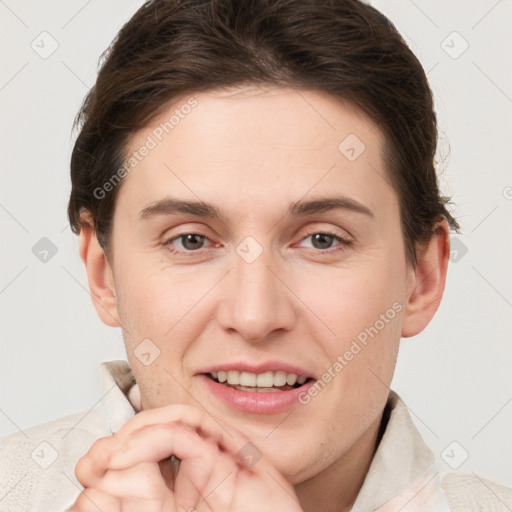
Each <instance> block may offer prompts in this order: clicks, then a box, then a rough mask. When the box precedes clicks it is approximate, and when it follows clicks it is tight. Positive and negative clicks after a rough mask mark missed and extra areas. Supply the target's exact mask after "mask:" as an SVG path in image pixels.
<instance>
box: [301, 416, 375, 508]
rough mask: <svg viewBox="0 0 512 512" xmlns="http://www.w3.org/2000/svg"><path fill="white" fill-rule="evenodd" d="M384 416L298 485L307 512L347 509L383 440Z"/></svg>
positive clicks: (359, 488)
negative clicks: (381, 433)
mask: <svg viewBox="0 0 512 512" xmlns="http://www.w3.org/2000/svg"><path fill="white" fill-rule="evenodd" d="M380 423H381V416H379V417H378V418H377V419H376V420H375V422H374V423H372V424H371V425H370V427H369V428H368V429H367V430H366V431H365V432H364V433H363V434H362V436H361V437H360V438H359V439H358V440H357V441H356V443H355V444H354V445H352V446H351V448H350V449H349V451H347V452H346V453H344V454H343V455H342V456H341V457H340V458H339V459H337V460H336V461H334V462H333V463H332V464H331V465H330V466H327V467H326V468H325V469H323V470H322V471H321V472H320V473H318V474H316V475H315V476H314V477H312V478H310V479H309V480H306V481H304V482H301V483H300V484H297V485H296V486H295V492H296V493H297V496H298V498H299V501H300V504H301V506H302V509H303V510H304V512H317V511H318V510H322V512H348V511H349V510H350V509H351V507H352V506H353V504H354V502H355V500H356V498H357V495H358V494H359V491H360V490H361V487H362V485H363V482H364V479H365V477H366V474H367V473H368V470H369V468H370V465H371V462H372V459H373V455H374V453H375V450H376V449H377V445H378V442H379V440H380V435H379V430H380Z"/></svg>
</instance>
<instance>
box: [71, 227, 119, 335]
mask: <svg viewBox="0 0 512 512" xmlns="http://www.w3.org/2000/svg"><path fill="white" fill-rule="evenodd" d="M80 257H81V258H82V261H83V262H84V265H85V269H86V271H87V279H88V281H89V289H90V292H91V298H92V302H93V304H94V307H95V309H96V312H97V313H98V315H99V317H100V319H101V320H102V322H103V323H105V324H106V325H109V326H111V327H120V325H121V322H120V320H119V313H118V309H117V298H116V290H115V286H114V278H113V274H112V269H111V268H110V265H109V263H108V261H107V258H106V256H105V253H104V251H103V249H102V248H101V246H100V244H99V242H98V239H97V237H96V232H95V230H94V228H93V227H92V224H90V225H88V226H86V227H82V229H81V230H80Z"/></svg>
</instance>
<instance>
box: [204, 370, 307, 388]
mask: <svg viewBox="0 0 512 512" xmlns="http://www.w3.org/2000/svg"><path fill="white" fill-rule="evenodd" d="M211 375H212V376H213V378H214V379H217V380H218V381H219V382H227V383H228V384H231V385H232V386H252V387H258V388H271V387H272V386H285V385H286V384H288V385H289V386H293V385H294V384H295V383H298V384H301V385H302V384H304V382H306V380H307V377H299V376H298V375H296V374H295V373H286V372H283V371H278V372H265V373H257V374H256V373H251V372H239V371H237V370H229V371H220V372H212V373H211Z"/></svg>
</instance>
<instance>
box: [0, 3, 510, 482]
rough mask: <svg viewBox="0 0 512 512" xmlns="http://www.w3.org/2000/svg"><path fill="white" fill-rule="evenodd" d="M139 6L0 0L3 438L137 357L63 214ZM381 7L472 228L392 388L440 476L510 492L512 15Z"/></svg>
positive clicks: (495, 7)
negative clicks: (87, 110)
mask: <svg viewBox="0 0 512 512" xmlns="http://www.w3.org/2000/svg"><path fill="white" fill-rule="evenodd" d="M141 4H142V2H141V1H140V0H139V1H135V0H108V1H102V2H100V1H99V0H89V1H84V0H80V1H79V0H73V1H69V0H68V1H64V0H51V1H50V0H48V1H44V2H32V1H29V0H6V1H2V0H0V19H1V30H2V34H3V45H2V47H1V54H2V67H1V71H0V73H1V75H0V106H1V132H0V144H1V149H2V154H1V164H2V165H1V173H2V187H1V189H0V225H1V246H2V257H1V265H0V301H1V302H0V305H1V306H0V307H1V352H0V370H1V377H0V386H1V387H0V390H1V397H0V399H1V402H0V435H5V434H8V433H10V432H15V431H16V430H17V429H24V428H27V427H29V426H33V425H36V424H39V423H43V422H46V421H49V420H52V419H55V418H58V417H60V416H64V415H68V414H71V413H74V412H78V411H81V410H87V409H90V408H91V407H94V406H96V405H97V404H98V401H99V400H100V398H101V394H100V389H99V385H98V382H97V381H98V373H97V367H98V364H99V363H100V362H101V361H104V360H112V359H125V354H124V346H123V343H122V337H121V333H120V330H118V329H112V328H110V327H107V326H104V325H103V324H102V323H101V322H100V320H99V319H98V317H97V315H96V312H95V310H94V308H93V305H92V302H91V299H90V297H89V293H88V285H87V278H86V273H85V270H84V268H83V266H82V262H81V261H80V259H79V255H78V238H77V237H76V236H75V235H73V234H72V233H71V231H70V229H69V225H68V222H67V218H66V206H67V201H68V196H69V191H70V183H69V178H68V172H69V171H68V169H69V156H70V152H71V148H72V143H73V138H72V137H71V132H70V130H71V125H72V122H73V119H74V116H75V114H76V112H77V110H78V108H79V106H80V104H81V102H82V99H83V97H84V95H85V93H86V92H87V90H88V89H89V88H90V87H91V86H92V85H93V83H94V80H95V76H96V72H97V62H98V58H99V56H100V54H101V53H102V52H103V51H104V50H105V49H106V48H107V46H108V45H109V43H110V42H111V40H112V39H113V37H114V36H115V34H116V33H117V31H118V30H119V29H120V27H121V26H122V24H123V23H124V22H126V21H127V20H128V19H129V18H130V16H131V15H132V14H133V13H134V12H135V11H136V9H137V8H138V6H140V5H141ZM372 4H373V5H375V6H376V7H377V8H379V9H381V10H382V11H383V12H384V13H385V14H387V15H388V16H389V17H390V18H391V20H392V21H393V22H394V23H395V24H396V25H397V27H398V29H399V30H400V31H401V32H402V34H403V35H404V37H405V39H406V41H407V42H408V43H409V44H410V46H411V48H412V49H413V51H414V52H415V53H416V54H417V55H418V57H419V58H420V60H421V62H422V63H423V66H424V68H425V70H426V71H428V76H429V79H430V82H431V85H432V88H433V90H434V94H435V97H436V109H437V112H438V116H439V124H440V129H441V136H442V138H443V141H442V143H441V145H440V159H441V160H442V164H441V165H440V169H441V186H442V189H443V192H444V193H445V194H449V195H451V194H454V201H455V202H456V204H457V209H456V210H455V213H456V214H457V215H458V218H459V220H460V222H461V224H462V228H463V234H462V235H457V236H456V237H455V238H456V239H457V240H452V242H453V247H454V248H455V249H456V253H455V252H454V253H452V259H453V261H452V263H451V265H450V268H449V272H448V282H447V286H446V291H445V297H444V299H443V302H442V305H441V307H440V309H439V311H438V313H437V315H436V317H435V318H434V320H433V321H432V323H431V324H430V325H429V327H428V328H427V329H426V331H424V332H423V333H422V334H421V335H419V336H417V337H416V338H413V339H407V340H403V341H402V346H401V351H400V355H399V359H398V364H397V371H396V375H395V379H394V382H393V386H392V387H393V388H394V389H396V390H397V391H398V392H399V394H401V396H402V397H403V399H404V400H405V402H406V404H407V405H408V407H409V409H410V411H411V413H412V415H413V418H414V421H415V423H416V424H417V426H418V428H419V429H420V431H421V433H422V434H423V436H424V438H425V440H426V442H427V443H428V444H429V445H430V447H431V448H432V449H433V450H434V452H435V454H436V458H437V459H438V464H439V467H440V468H441V469H450V465H451V466H452V467H455V466H459V465H460V467H459V468H458V469H459V470H460V471H466V472H470V473H471V472H475V473H477V474H478V475H480V476H483V477H485V478H488V479H491V480H494V481H496V482H498V483H501V484H504V485H507V486H509V487H512V467H511V466H512V462H511V461H512V436H511V434H510V433H511V432H512V428H511V427H512V379H511V371H510V369H511V368H512V348H511V336H510V332H511V328H512V314H511V313H512V286H511V283H512V264H511V262H512V243H511V235H512V233H511V231H512V227H511V226H512V223H511V220H512V173H511V172H510V170H511V164H512V157H511V152H510V146H511V140H512V139H511V137H512V71H511V66H510V63H511V58H512V48H511V47H512V38H511V35H510V27H511V26H512V24H511V21H512V2H511V1H510V0H501V1H496V0H481V1H467V0H465V1H463V0H457V1H451V2H446V1H443V0H429V1H420V0H416V1H412V0H400V1H398V0H392V1H390V0H375V1H374V2H372ZM454 31H455V32H457V34H454ZM42 32H47V33H48V34H49V35H47V34H43V35H41V33H42ZM54 41H56V43H55V42H54ZM55 44H58V48H57V49H56V50H55V51H54V53H52V54H51V55H49V56H46V55H44V52H49V51H50V50H51V49H52V45H55ZM466 44H468V45H469V46H468V48H467V49H466V50H465V51H464V52H463V53H461V52H462V50H464V48H465V46H466ZM33 47H34V49H33ZM38 52H39V53H38ZM41 54H43V56H45V57H47V58H42V56H41ZM459 54H460V55H459ZM448 142H449V145H450V146H451V152H450V154H449V156H448ZM43 237H47V238H48V239H50V240H51V242H52V243H53V244H54V245H55V247H56V249H57V253H56V254H55V255H53V256H51V252H50V253H48V255H47V260H48V261H46V262H42V261H40V259H39V258H38V257H36V255H35V254H34V253H33V252H32V248H33V247H34V246H35V245H36V244H37V243H38V242H39V241H40V239H41V238H43ZM37 247H38V246H36V248H37ZM36 252H37V251H36ZM42 256H44V254H40V257H42ZM454 441H455V444H452V443H453V442H454ZM447 447H448V448H447ZM466 452H467V454H468V458H467V460H465V462H463V463H461V462H462V460H463V459H464V458H465V456H466ZM447 462H449V464H447Z"/></svg>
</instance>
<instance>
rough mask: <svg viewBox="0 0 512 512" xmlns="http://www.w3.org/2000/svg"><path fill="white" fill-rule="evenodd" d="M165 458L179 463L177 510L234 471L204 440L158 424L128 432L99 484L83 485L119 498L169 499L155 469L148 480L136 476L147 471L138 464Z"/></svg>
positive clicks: (183, 429)
mask: <svg viewBox="0 0 512 512" xmlns="http://www.w3.org/2000/svg"><path fill="white" fill-rule="evenodd" d="M169 454H174V455H176V456H177V457H178V458H180V459H181V463H180V468H179V470H178V474H177V476H176V480H175V482H174V496H175V500H176V504H177V505H179V507H178V510H180V507H181V509H183V510H187V509H188V508H190V507H194V506H195V505H196V504H197V503H198V502H199V501H201V500H202V499H203V498H204V497H205V496H206V495H207V494H208V493H209V492H211V490H213V489H214V488H215V487H216V486H217V485H219V483H220V481H221V479H224V478H226V476H227V475H229V474H231V473H233V474H234V473H235V472H236V470H237V464H236V461H235V460H234V459H233V458H232V457H231V455H228V454H227V453H223V452H222V451H221V450H220V448H219V446H218V445H217V444H215V443H213V442H212V441H211V440H210V439H204V438H203V437H201V436H200V435H199V434H198V433H197V432H196V431H195V430H192V429H190V428H189V427H188V426H186V425H183V424H181V423H175V424H167V423H162V424H159V425H151V426H149V427H147V428H144V429H140V430H137V431H134V432H133V433H132V434H131V436H130V437H129V438H127V439H126V440H125V444H122V445H120V446H119V450H118V451H116V452H115V453H114V454H112V456H111V458H110V468H109V470H108V471H107V473H106V474H105V476H104V477H103V478H102V479H101V481H99V482H95V483H94V484H89V485H94V486H95V487H98V488H100V489H102V490H104V491H105V492H108V493H111V494H114V495H116V496H121V497H122V496H130V497H132V498H139V499H140V498H142V497H144V496H151V497H161V496H169V495H170V492H169V488H172V485H171V483H170V482H165V480H164V479H163V475H162V474H161V471H160V467H159V465H158V464H156V463H153V464H152V465H151V470H152V471H154V472H155V473H154V474H153V476H151V475H149V474H146V473H144V472H143V471H141V468H142V467H143V466H144V465H146V466H147V464H144V461H147V460H149V459H151V460H154V461H160V460H162V459H166V458H167V459H168V457H169ZM132 470H133V471H132ZM146 485H147V487H146Z"/></svg>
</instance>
